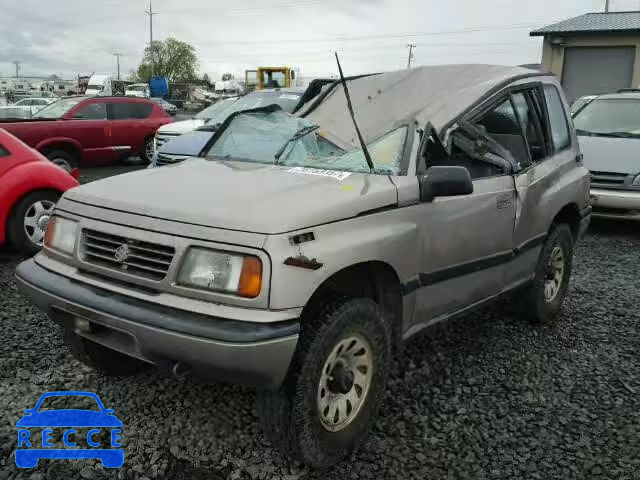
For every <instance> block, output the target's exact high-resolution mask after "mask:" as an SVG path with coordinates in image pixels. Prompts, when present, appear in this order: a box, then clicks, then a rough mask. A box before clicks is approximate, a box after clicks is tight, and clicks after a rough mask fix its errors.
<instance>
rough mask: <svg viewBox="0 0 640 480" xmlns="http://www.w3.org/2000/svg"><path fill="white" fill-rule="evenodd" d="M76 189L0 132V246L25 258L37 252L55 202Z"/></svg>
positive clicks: (62, 174) (65, 177)
mask: <svg viewBox="0 0 640 480" xmlns="http://www.w3.org/2000/svg"><path fill="white" fill-rule="evenodd" d="M78 173H79V172H78V170H75V171H74V172H73V174H75V175H76V176H77V174H78ZM77 185H78V181H77V180H76V178H74V177H73V176H72V175H70V174H69V173H67V172H65V171H64V170H62V169H61V168H59V167H57V166H55V165H54V164H52V163H51V162H49V161H48V160H47V159H46V158H45V157H43V156H42V155H41V154H40V153H38V152H37V151H35V150H34V149H32V148H29V146H27V145H25V144H24V143H23V142H21V141H20V140H18V139H17V138H15V137H14V136H12V135H10V134H9V133H7V132H6V131H4V130H3V129H1V128H0V245H3V244H5V243H9V244H10V245H11V246H12V247H14V248H16V249H18V250H20V251H22V252H25V253H28V254H34V253H36V252H37V251H38V250H40V247H41V246H42V240H43V238H44V232H45V230H46V228H47V224H48V223H49V217H50V216H51V213H52V212H53V208H54V207H55V204H56V201H57V200H58V198H59V197H60V195H62V194H63V193H64V192H65V191H67V190H69V189H70V188H73V187H75V186H77Z"/></svg>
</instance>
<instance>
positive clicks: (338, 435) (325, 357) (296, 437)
mask: <svg viewBox="0 0 640 480" xmlns="http://www.w3.org/2000/svg"><path fill="white" fill-rule="evenodd" d="M390 359H391V334H390V330H389V327H388V325H387V324H386V323H385V321H384V319H383V317H382V314H381V312H380V309H379V308H378V306H377V305H376V303H375V302H373V301H372V300H369V299H363V298H357V299H348V300H340V301H337V302H332V303H330V304H328V305H327V306H326V307H325V308H324V309H323V310H321V311H320V312H319V313H318V314H317V315H316V316H315V317H314V318H309V319H304V320H303V327H302V333H301V335H300V340H299V343H298V348H297V350H296V353H295V355H294V359H293V361H292V364H291V366H290V368H289V372H288V374H287V378H286V380H285V382H284V384H283V385H282V387H281V388H280V390H278V391H275V392H272V391H261V392H260V393H259V395H258V412H259V414H260V419H261V421H262V424H263V428H264V430H265V434H266V436H267V437H268V438H269V439H270V440H271V441H273V442H275V443H277V444H279V445H280V447H281V448H282V449H283V450H284V452H285V453H286V454H288V455H289V456H291V457H294V458H296V459H298V460H300V461H302V462H303V463H305V464H307V465H309V466H311V467H314V468H323V467H328V466H331V465H334V464H336V463H337V462H339V461H340V460H343V459H344V458H346V457H347V456H348V455H349V454H350V453H351V452H352V451H353V450H354V449H355V448H356V447H357V446H358V444H359V443H360V442H361V441H362V439H363V438H364V437H365V435H366V433H367V431H368V429H369V427H370V425H371V424H372V423H373V422H374V420H375V418H376V416H377V412H378V407H379V404H380V401H381V399H382V396H383V394H384V391H385V385H386V381H387V375H388V370H389V363H390Z"/></svg>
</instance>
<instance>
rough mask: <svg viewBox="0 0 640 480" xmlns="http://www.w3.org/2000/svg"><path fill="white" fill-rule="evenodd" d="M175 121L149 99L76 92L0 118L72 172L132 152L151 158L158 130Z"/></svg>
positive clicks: (120, 157)
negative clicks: (27, 113)
mask: <svg viewBox="0 0 640 480" xmlns="http://www.w3.org/2000/svg"><path fill="white" fill-rule="evenodd" d="M172 121H173V120H172V119H171V117H170V116H169V115H168V114H167V113H166V112H165V110H164V109H163V108H162V107H161V106H160V105H158V104H157V103H155V102H153V101H151V100H147V99H142V98H133V97H132V98H129V97H86V96H75V97H66V98H63V99H60V100H58V101H56V102H54V103H51V104H50V105H48V106H46V107H44V108H43V109H42V110H39V111H38V112H36V113H35V114H34V115H33V117H32V118H31V119H29V120H23V121H10V122H7V121H4V122H2V121H0V128H3V129H5V130H6V131H8V132H10V133H11V134H13V135H15V136H16V137H18V138H19V139H20V140H22V141H23V142H25V143H26V144H27V145H29V146H30V147H32V148H35V149H36V150H38V151H39V152H40V153H42V154H43V155H44V156H45V157H47V158H48V159H49V160H51V161H52V162H53V163H55V164H56V165H58V166H60V167H62V168H63V169H65V170H67V171H71V170H73V169H74V168H77V167H80V166H96V165H104V164H108V163H113V162H115V161H118V160H119V159H122V158H126V157H129V156H132V155H140V156H141V157H142V158H143V160H145V161H147V162H150V161H151V158H152V156H153V152H154V148H153V141H154V135H155V133H156V130H157V129H158V128H159V127H160V126H162V125H165V124H167V123H170V122H172Z"/></svg>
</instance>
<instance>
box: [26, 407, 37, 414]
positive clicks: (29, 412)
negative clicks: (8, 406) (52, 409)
mask: <svg viewBox="0 0 640 480" xmlns="http://www.w3.org/2000/svg"><path fill="white" fill-rule="evenodd" d="M35 410H36V409H35V408H27V409H25V411H24V413H26V414H27V415H31V414H32V413H34V412H35Z"/></svg>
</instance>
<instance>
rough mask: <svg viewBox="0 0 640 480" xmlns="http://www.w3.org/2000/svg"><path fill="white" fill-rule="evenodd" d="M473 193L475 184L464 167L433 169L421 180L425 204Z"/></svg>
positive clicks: (421, 194)
mask: <svg viewBox="0 0 640 480" xmlns="http://www.w3.org/2000/svg"><path fill="white" fill-rule="evenodd" d="M471 193H473V182H472V181H471V175H470V174H469V170H467V169H466V168H464V167H431V168H429V169H428V170H427V173H425V174H424V176H423V177H422V178H420V200H422V201H423V202H431V201H432V200H433V199H434V198H436V197H455V196H459V195H469V194H471Z"/></svg>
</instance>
